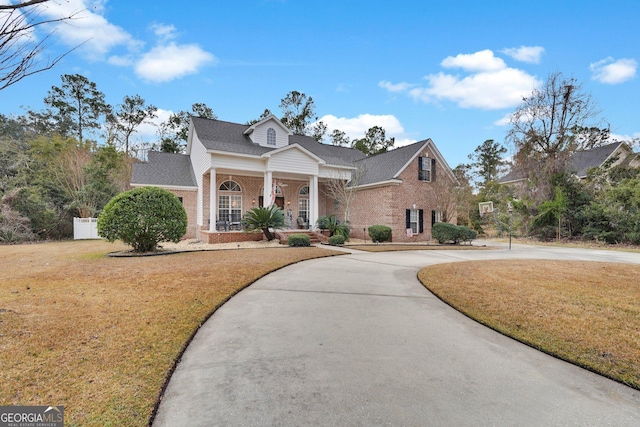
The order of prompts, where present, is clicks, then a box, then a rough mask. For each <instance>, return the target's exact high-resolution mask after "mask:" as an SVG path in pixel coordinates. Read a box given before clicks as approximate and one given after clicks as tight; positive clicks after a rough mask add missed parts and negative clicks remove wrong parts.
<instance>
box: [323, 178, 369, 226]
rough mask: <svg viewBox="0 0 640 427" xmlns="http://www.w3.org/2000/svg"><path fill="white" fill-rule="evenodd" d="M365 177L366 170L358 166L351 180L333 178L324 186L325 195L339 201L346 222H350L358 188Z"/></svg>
mask: <svg viewBox="0 0 640 427" xmlns="http://www.w3.org/2000/svg"><path fill="white" fill-rule="evenodd" d="M363 175H364V168H362V166H358V167H357V168H356V169H354V170H352V171H351V179H349V180H346V179H341V178H338V177H336V178H333V179H330V180H329V181H327V183H326V184H325V185H324V190H323V192H324V194H325V195H327V196H329V197H331V198H333V199H334V200H336V201H337V203H338V207H339V208H340V209H342V213H343V219H344V222H349V215H350V213H351V204H352V202H353V200H354V199H355V197H356V193H357V191H358V190H357V187H358V185H359V184H360V180H361V179H362V176H363Z"/></svg>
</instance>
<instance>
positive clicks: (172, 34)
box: [151, 24, 177, 42]
mask: <svg viewBox="0 0 640 427" xmlns="http://www.w3.org/2000/svg"><path fill="white" fill-rule="evenodd" d="M151 31H153V34H155V35H156V37H158V39H160V40H161V41H162V42H167V41H169V40H173V39H175V38H176V32H177V30H176V27H174V26H173V25H167V24H153V25H152V26H151Z"/></svg>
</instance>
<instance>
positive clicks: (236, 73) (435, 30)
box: [0, 0, 640, 167]
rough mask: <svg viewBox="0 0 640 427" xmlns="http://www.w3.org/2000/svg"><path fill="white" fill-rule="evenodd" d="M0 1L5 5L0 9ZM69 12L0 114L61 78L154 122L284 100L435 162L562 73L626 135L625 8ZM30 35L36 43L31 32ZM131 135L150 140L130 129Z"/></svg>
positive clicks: (156, 5) (34, 103)
mask: <svg viewBox="0 0 640 427" xmlns="http://www.w3.org/2000/svg"><path fill="white" fill-rule="evenodd" d="M0 1H3V2H5V3H6V2H7V0H0ZM56 3H57V4H52V5H49V6H48V7H47V8H46V9H44V10H43V12H42V13H43V15H42V16H55V15H56V14H60V13H61V12H65V11H66V12H76V11H78V12H79V14H78V15H77V18H78V19H76V20H74V21H73V22H72V23H66V24H62V25H59V26H57V27H56V28H55V30H56V31H55V33H54V34H53V36H52V37H51V38H50V41H49V45H48V50H47V52H46V53H47V54H50V55H53V56H55V55H56V54H59V53H60V52H64V51H65V50H68V49H69V48H71V47H75V46H77V45H78V44H80V43H83V42H85V44H84V45H82V46H81V47H80V48H78V49H76V50H75V51H73V52H71V53H70V54H69V55H67V56H66V57H65V58H64V60H63V61H62V62H61V63H59V64H58V65H57V66H56V67H55V68H53V69H52V70H49V71H45V72H43V73H40V74H37V75H34V76H32V77H28V78H27V79H25V80H23V81H21V82H19V83H17V84H15V85H13V86H11V87H9V88H7V89H5V90H3V91H1V92H0V113H3V114H13V113H15V114H22V113H23V112H24V110H23V109H22V108H21V106H24V107H29V108H32V109H36V110H39V109H41V108H43V107H44V104H43V102H42V100H43V98H44V97H45V96H46V94H47V91H48V90H49V89H50V88H51V86H54V85H56V86H59V85H60V75H62V74H76V73H78V74H82V75H84V76H85V77H87V78H88V79H90V80H91V81H93V82H95V83H96V84H97V86H98V89H99V90H101V91H102V92H104V93H105V94H106V97H107V101H108V102H109V103H111V104H113V105H116V104H118V103H120V102H121V100H122V98H123V97H124V96H125V95H135V94H138V95H140V96H142V97H143V98H144V99H145V100H146V101H147V102H149V103H151V104H153V105H155V106H156V107H158V108H159V119H158V120H160V121H162V120H163V119H166V118H167V117H168V115H169V114H170V113H171V112H172V111H179V110H189V109H190V107H191V104H193V103H195V102H204V103H206V104H207V105H208V106H210V107H212V108H213V110H214V112H215V113H216V114H217V116H218V118H219V119H221V120H227V121H232V122H239V123H244V122H246V121H248V120H250V119H254V118H257V117H258V116H259V115H260V114H261V113H262V111H263V110H264V109H265V108H269V109H270V110H272V111H273V112H274V113H276V114H279V112H280V111H279V108H278V105H279V103H280V99H281V98H283V97H284V96H285V95H286V94H287V93H288V92H289V91H292V90H297V91H300V92H304V93H305V94H307V95H309V96H311V97H313V99H314V101H315V105H316V113H317V114H318V116H319V117H320V118H321V119H322V120H323V121H324V122H325V123H327V124H328V125H329V129H330V130H331V129H332V128H338V129H341V130H343V131H345V132H346V133H347V134H348V135H350V136H351V137H361V136H362V135H363V134H364V132H365V131H366V130H367V129H368V128H369V127H371V126H374V125H379V126H382V127H384V128H385V129H386V130H387V135H388V136H393V137H395V138H396V145H404V144H407V143H410V142H413V141H418V140H422V139H426V138H431V139H433V140H434V142H435V143H436V145H437V146H438V147H439V149H440V151H441V152H442V154H443V155H444V156H445V158H446V159H447V161H448V162H449V164H450V165H451V166H452V167H454V166H456V165H457V164H459V163H461V162H465V161H467V155H468V154H470V153H471V152H472V151H473V150H474V149H475V148H476V147H477V146H478V145H479V144H481V143H482V142H483V141H484V140H486V139H495V140H497V141H500V142H503V141H504V137H505V134H506V132H507V130H508V124H507V123H506V122H507V121H508V115H509V113H511V112H512V111H513V110H514V109H515V108H516V107H517V106H518V104H519V102H520V100H521V98H522V96H526V95H527V94H530V93H531V91H532V90H533V89H534V88H535V87H536V86H538V85H540V84H542V82H544V80H545V79H546V78H547V76H548V75H549V74H550V73H553V72H562V73H563V74H564V75H565V76H567V77H575V78H576V79H577V80H578V81H579V82H580V83H582V84H583V89H584V91H586V92H588V93H590V94H591V95H592V97H593V99H594V100H595V101H596V102H597V104H598V106H599V108H600V110H601V114H600V117H601V119H602V122H601V124H602V125H606V124H607V123H608V124H609V125H610V126H611V130H612V132H613V133H614V134H615V135H616V136H617V137H618V138H620V139H624V138H633V137H640V120H639V119H640V83H639V80H638V76H637V68H638V61H640V36H639V35H638V31H637V25H638V21H639V19H640V2H637V1H631V0H629V1H622V0H609V1H606V2H605V1H589V0H582V1H558V0H555V1H547V0H538V1H535V2H531V1H492V0H485V1H482V2H480V1H454V0H451V1H426V0H422V1H403V0H396V1H393V2H391V1H377V0H369V1H348V0H343V1H330V0H329V1H323V2H311V1H303V0H254V1H249V0H234V1H217V0H208V1H204V0H192V1H190V2H177V1H175V0H174V1H166V0H139V1H130V0H126V1H125V0H97V1H91V0H68V1H67V0H56ZM43 36H44V33H42V32H40V33H36V34H35V37H36V38H42V37H43ZM141 131H142V132H141V133H139V134H138V136H137V138H138V140H139V141H143V140H153V138H154V129H153V127H152V126H147V127H145V128H144V129H141Z"/></svg>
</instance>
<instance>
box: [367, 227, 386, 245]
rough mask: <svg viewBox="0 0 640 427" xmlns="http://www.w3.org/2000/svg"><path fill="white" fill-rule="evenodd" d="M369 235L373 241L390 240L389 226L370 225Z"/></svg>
mask: <svg viewBox="0 0 640 427" xmlns="http://www.w3.org/2000/svg"><path fill="white" fill-rule="evenodd" d="M369 237H371V240H372V241H374V242H387V241H391V227H387V226H386V225H372V226H371V227H369Z"/></svg>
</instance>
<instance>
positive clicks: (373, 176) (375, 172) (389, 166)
mask: <svg viewBox="0 0 640 427" xmlns="http://www.w3.org/2000/svg"><path fill="white" fill-rule="evenodd" d="M428 141H429V140H424V141H419V142H415V143H413V144H411V145H405V146H404V147H400V148H396V149H395V150H391V151H387V152H385V153H380V154H376V155H375V156H371V157H366V158H364V159H362V160H360V161H358V162H357V163H356V165H358V164H360V165H362V167H363V169H364V175H363V176H362V177H361V178H360V182H359V185H366V184H373V183H376V182H384V181H388V180H390V179H393V178H394V177H395V176H396V175H397V174H398V173H399V172H400V170H401V169H402V167H403V166H404V165H406V164H407V162H408V161H409V160H410V159H411V157H413V156H415V155H416V153H417V152H419V151H420V150H422V148H423V147H424V146H425V145H426V144H427V143H428Z"/></svg>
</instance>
